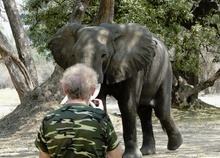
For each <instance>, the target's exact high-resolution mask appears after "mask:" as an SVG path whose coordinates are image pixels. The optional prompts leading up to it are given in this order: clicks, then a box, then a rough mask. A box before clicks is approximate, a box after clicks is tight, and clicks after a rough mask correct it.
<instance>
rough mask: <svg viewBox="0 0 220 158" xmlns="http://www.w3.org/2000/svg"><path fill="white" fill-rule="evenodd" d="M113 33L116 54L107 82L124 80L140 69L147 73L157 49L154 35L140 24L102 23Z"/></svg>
mask: <svg viewBox="0 0 220 158" xmlns="http://www.w3.org/2000/svg"><path fill="white" fill-rule="evenodd" d="M100 26H101V27H105V28H107V29H109V30H110V32H112V34H113V40H114V43H115V54H114V55H113V57H112V60H111V63H110V65H109V68H108V71H107V73H106V83H107V84H113V83H118V82H120V81H124V80H126V79H128V78H130V77H132V76H133V75H135V74H137V72H138V71H140V70H144V71H145V73H146V71H148V69H149V68H150V66H151V63H152V60H153V57H154V56H155V53H156V50H157V42H156V41H155V40H154V39H155V37H154V35H153V34H152V33H151V32H150V31H149V30H148V29H146V28H144V27H142V26H141V25H139V24H134V23H130V24H123V25H117V24H102V25H100Z"/></svg>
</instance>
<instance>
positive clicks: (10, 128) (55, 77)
mask: <svg viewBox="0 0 220 158" xmlns="http://www.w3.org/2000/svg"><path fill="white" fill-rule="evenodd" d="M62 74H63V69H62V68H60V67H59V66H56V67H55V70H54V72H53V74H52V75H51V77H50V78H49V79H48V80H47V81H45V82H44V83H43V84H42V85H41V86H40V87H38V88H35V89H34V90H33V91H32V92H31V93H30V95H28V96H26V97H25V98H24V99H22V102H21V104H20V105H18V106H17V108H16V109H15V110H14V111H13V112H12V113H10V114H9V115H7V116H5V117H4V118H2V119H1V121H0V129H1V130H0V135H1V134H4V133H5V132H7V134H14V133H15V132H17V130H18V129H19V127H21V126H22V125H24V124H26V125H27V126H28V128H32V127H33V126H34V125H35V124H36V123H37V122H36V120H37V121H41V119H42V116H41V117H40V118H38V116H37V114H38V113H43V112H44V113H47V111H51V110H52V109H54V108H58V107H59V102H60V101H61V99H62V98H63V97H64V94H63V92H62V88H61V84H59V80H60V79H61V77H62ZM23 128H26V127H25V126H23Z"/></svg>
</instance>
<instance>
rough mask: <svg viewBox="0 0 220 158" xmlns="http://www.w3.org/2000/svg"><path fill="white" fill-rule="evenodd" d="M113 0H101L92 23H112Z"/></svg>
mask: <svg viewBox="0 0 220 158" xmlns="http://www.w3.org/2000/svg"><path fill="white" fill-rule="evenodd" d="M114 5H115V0H101V2H100V5H99V11H98V14H97V15H96V17H95V19H94V21H93V22H92V25H94V26H97V25H100V24H101V23H113V19H114Z"/></svg>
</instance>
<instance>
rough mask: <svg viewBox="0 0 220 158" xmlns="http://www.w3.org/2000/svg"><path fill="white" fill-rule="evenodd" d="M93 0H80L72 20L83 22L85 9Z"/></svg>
mask: <svg viewBox="0 0 220 158" xmlns="http://www.w3.org/2000/svg"><path fill="white" fill-rule="evenodd" d="M90 1H91V0H78V2H77V3H76V6H75V7H74V9H73V12H72V15H71V17H70V22H73V23H79V24H81V22H82V19H83V17H84V14H85V11H86V9H87V8H88V6H89V3H90Z"/></svg>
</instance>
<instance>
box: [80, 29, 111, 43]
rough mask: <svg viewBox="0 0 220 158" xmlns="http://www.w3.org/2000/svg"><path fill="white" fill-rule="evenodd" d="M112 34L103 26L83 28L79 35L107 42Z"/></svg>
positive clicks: (95, 40) (91, 39)
mask: <svg viewBox="0 0 220 158" xmlns="http://www.w3.org/2000/svg"><path fill="white" fill-rule="evenodd" d="M109 35H110V32H109V31H108V30H107V29H105V28H101V27H87V28H83V29H81V30H80V31H79V32H78V33H77V36H78V37H79V38H81V39H90V40H89V41H90V42H92V41H94V42H97V41H98V42H100V43H103V44H105V43H107V40H108V37H109Z"/></svg>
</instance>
